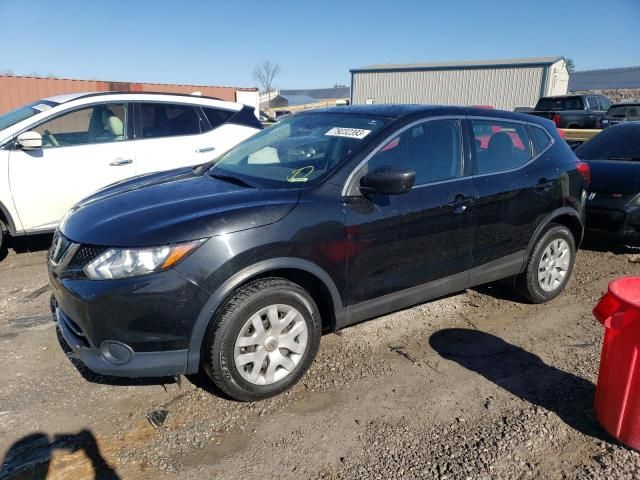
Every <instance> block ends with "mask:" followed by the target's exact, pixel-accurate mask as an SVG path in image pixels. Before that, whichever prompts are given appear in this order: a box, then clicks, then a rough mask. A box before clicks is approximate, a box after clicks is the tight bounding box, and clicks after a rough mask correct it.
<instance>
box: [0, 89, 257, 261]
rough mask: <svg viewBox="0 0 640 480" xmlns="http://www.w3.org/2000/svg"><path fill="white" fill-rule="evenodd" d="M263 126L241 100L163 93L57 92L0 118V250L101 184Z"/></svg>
mask: <svg viewBox="0 0 640 480" xmlns="http://www.w3.org/2000/svg"><path fill="white" fill-rule="evenodd" d="M261 128H262V124H261V123H260V121H259V120H258V119H257V117H256V116H255V112H254V109H253V108H251V107H248V106H244V105H242V104H240V103H234V102H226V101H222V100H218V99H214V98H207V97H199V96H193V95H181V94H162V93H157V94H156V93H126V92H125V93H121V92H93V93H76V94H69V95H60V96H56V97H51V98H46V99H42V100H38V101H36V102H33V103H30V104H28V105H25V106H23V107H20V108H18V109H16V110H13V111H11V112H8V113H5V114H4V115H0V250H1V249H2V248H3V243H4V242H3V239H6V237H7V235H11V236H20V235H26V234H31V233H45V232H50V231H53V230H55V228H56V226H57V225H58V223H59V222H60V220H61V219H62V217H63V216H64V215H65V213H66V212H67V211H68V210H69V209H70V208H71V207H72V206H73V205H74V204H75V203H77V202H78V201H79V200H81V199H82V198H84V197H86V196H88V195H89V194H91V193H93V192H94V191H96V190H98V189H100V188H102V187H104V186H106V185H109V184H111V183H114V182H117V181H120V180H124V179H127V178H130V177H133V176H137V175H142V174H145V173H150V172H155V171H161V170H169V169H172V168H178V167H183V166H189V165H197V164H201V163H205V162H207V161H210V160H212V159H215V158H216V157H218V156H220V155H221V154H223V153H225V152H226V151H228V150H230V149H231V148H233V147H234V146H236V145H237V144H239V143H240V142H242V141H244V140H245V139H247V138H248V137H250V136H252V135H253V134H254V133H256V132H258V131H259V130H260V129H261ZM5 247H6V245H5Z"/></svg>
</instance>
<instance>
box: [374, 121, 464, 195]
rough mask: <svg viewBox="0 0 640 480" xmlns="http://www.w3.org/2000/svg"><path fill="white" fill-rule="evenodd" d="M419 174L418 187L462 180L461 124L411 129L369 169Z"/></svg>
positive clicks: (384, 149)
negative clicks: (388, 169) (401, 169)
mask: <svg viewBox="0 0 640 480" xmlns="http://www.w3.org/2000/svg"><path fill="white" fill-rule="evenodd" d="M380 167H397V168H403V169H407V170H413V171H415V172H416V182H415V184H416V185H422V184H426V183H433V182H439V181H442V180H448V179H451V178H456V177H460V176H462V150H461V140H460V122H459V121H458V120H431V121H427V122H424V123H421V124H418V125H414V126H413V127H410V128H408V129H407V130H405V131H404V132H402V133H401V134H400V135H398V136H396V137H394V138H392V139H391V140H389V141H388V142H387V143H386V144H385V145H384V146H383V147H382V149H380V151H378V153H376V154H375V155H374V156H373V157H372V158H371V160H369V163H368V165H367V171H369V172H372V171H374V170H376V169H377V168H380Z"/></svg>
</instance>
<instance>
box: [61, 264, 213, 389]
mask: <svg viewBox="0 0 640 480" xmlns="http://www.w3.org/2000/svg"><path fill="white" fill-rule="evenodd" d="M49 277H50V283H51V286H52V290H53V295H54V298H55V301H54V303H53V310H54V314H55V316H56V320H57V324H58V328H59V330H60V333H61V336H62V338H63V339H64V341H65V342H66V343H67V344H68V345H69V347H70V348H71V349H72V350H73V351H74V352H75V354H76V355H77V357H78V358H79V359H80V360H81V361H82V362H83V363H84V364H85V365H86V366H87V367H88V368H89V369H90V370H92V371H94V372H96V373H99V374H103V375H115V376H122V377H155V376H168V375H178V374H183V373H192V372H189V371H188V368H187V358H188V344H189V339H190V337H191V333H192V329H193V325H194V323H195V321H196V319H197V317H198V314H199V313H200V311H201V309H202V307H203V306H204V304H205V303H206V301H207V299H208V297H209V295H208V294H207V293H206V292H205V291H204V290H202V289H201V288H199V287H198V286H196V285H195V284H193V283H192V282H190V281H189V280H187V279H185V278H184V277H182V276H181V275H180V274H179V273H177V272H176V271H175V270H169V271H166V272H161V273H157V274H152V275H147V276H144V277H138V278H130V279H122V280H105V281H92V280H88V279H86V278H64V277H63V278H60V277H58V276H56V274H55V273H54V272H52V271H50V272H49Z"/></svg>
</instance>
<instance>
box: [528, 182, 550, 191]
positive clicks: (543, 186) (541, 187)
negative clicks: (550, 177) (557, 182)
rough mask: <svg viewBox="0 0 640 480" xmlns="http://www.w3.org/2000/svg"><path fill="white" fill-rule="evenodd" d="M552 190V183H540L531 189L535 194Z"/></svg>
mask: <svg viewBox="0 0 640 480" xmlns="http://www.w3.org/2000/svg"><path fill="white" fill-rule="evenodd" d="M552 188H553V182H544V181H543V182H541V183H539V184H538V185H536V186H535V187H533V190H534V191H535V192H536V193H546V192H548V191H549V190H551V189H552Z"/></svg>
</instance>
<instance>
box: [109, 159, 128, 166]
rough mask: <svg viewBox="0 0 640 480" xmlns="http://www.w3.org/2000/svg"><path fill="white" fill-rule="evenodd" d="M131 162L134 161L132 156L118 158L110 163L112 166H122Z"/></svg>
mask: <svg viewBox="0 0 640 480" xmlns="http://www.w3.org/2000/svg"><path fill="white" fill-rule="evenodd" d="M130 163H133V160H131V159H130V158H116V159H115V160H114V161H113V162H111V163H110V164H109V165H111V166H112V167H120V166H122V165H129V164H130Z"/></svg>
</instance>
